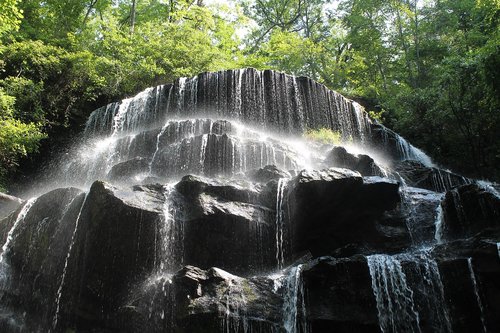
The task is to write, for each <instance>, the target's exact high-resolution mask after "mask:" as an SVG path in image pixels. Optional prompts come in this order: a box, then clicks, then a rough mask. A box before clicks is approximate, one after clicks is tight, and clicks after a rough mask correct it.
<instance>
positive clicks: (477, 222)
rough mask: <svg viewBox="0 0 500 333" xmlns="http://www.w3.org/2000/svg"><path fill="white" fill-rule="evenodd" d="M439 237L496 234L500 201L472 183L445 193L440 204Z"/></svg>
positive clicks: (499, 222) (499, 215)
mask: <svg viewBox="0 0 500 333" xmlns="http://www.w3.org/2000/svg"><path fill="white" fill-rule="evenodd" d="M442 209H443V238H445V239H450V240H451V239H459V238H466V237H471V236H474V235H476V234H478V233H482V234H484V235H487V234H488V233H495V232H496V233H498V230H499V229H500V198H499V197H497V196H495V195H494V194H493V193H491V192H488V191H485V190H484V189H483V188H481V187H479V186H478V185H475V184H470V185H464V186H460V187H458V188H455V189H453V190H451V191H448V192H447V193H446V195H445V197H444V200H443V202H442Z"/></svg>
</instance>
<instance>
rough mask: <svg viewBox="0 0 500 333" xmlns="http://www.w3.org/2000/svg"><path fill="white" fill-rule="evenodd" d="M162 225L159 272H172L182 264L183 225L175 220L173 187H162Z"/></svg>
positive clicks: (171, 185)
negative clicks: (163, 198) (163, 200)
mask: <svg viewBox="0 0 500 333" xmlns="http://www.w3.org/2000/svg"><path fill="white" fill-rule="evenodd" d="M163 189H164V191H163V194H164V197H165V202H164V204H163V216H162V219H163V221H162V222H163V223H162V224H161V226H160V232H159V236H160V244H161V245H160V246H161V250H160V264H159V266H160V267H159V269H160V272H169V273H171V272H173V271H175V270H176V269H178V268H179V267H180V266H181V265H182V263H183V258H182V257H183V248H182V244H183V239H182V238H183V232H184V231H183V225H182V222H181V221H179V220H177V219H176V217H177V207H176V204H177V203H176V202H175V198H174V197H175V195H176V190H175V185H174V184H168V185H166V186H164V188H163Z"/></svg>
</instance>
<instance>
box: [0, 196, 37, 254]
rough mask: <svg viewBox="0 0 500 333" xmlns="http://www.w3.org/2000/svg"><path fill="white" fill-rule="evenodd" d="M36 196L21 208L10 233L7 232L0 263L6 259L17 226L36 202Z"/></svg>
mask: <svg viewBox="0 0 500 333" xmlns="http://www.w3.org/2000/svg"><path fill="white" fill-rule="evenodd" d="M35 201H36V198H31V199H29V200H28V201H27V202H26V203H25V204H24V206H23V208H21V210H20V211H19V214H17V217H16V220H15V221H14V224H13V225H12V228H10V230H9V233H8V234H7V239H6V240H5V243H4V244H3V246H2V253H1V254H0V264H1V263H3V262H4V261H5V255H6V254H7V250H8V249H9V245H10V243H11V242H12V240H13V239H14V232H15V231H16V229H17V227H18V226H19V224H20V223H22V222H23V221H24V219H25V217H26V215H27V214H28V212H29V211H30V209H31V207H32V206H33V204H34V203H35Z"/></svg>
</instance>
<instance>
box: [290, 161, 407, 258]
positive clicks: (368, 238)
mask: <svg viewBox="0 0 500 333" xmlns="http://www.w3.org/2000/svg"><path fill="white" fill-rule="evenodd" d="M398 187H399V186H398V184H397V183H396V182H393V181H390V180H388V179H383V178H378V177H375V178H373V177H372V178H365V179H363V178H362V177H361V175H360V174H359V173H357V172H354V171H350V170H347V169H336V168H332V169H328V170H323V171H302V172H300V173H299V175H298V176H297V177H295V178H294V179H293V180H292V182H291V183H290V184H289V190H288V191H289V192H288V200H289V201H288V205H289V207H290V217H289V218H290V219H291V220H292V221H294V227H293V237H292V243H293V249H294V250H293V251H294V253H300V252H302V251H306V250H309V251H310V252H311V253H312V254H313V255H314V256H320V255H328V254H330V255H333V254H335V253H336V252H337V253H338V251H340V250H341V249H342V248H346V249H347V248H356V249H357V250H356V251H361V252H363V253H366V252H365V251H366V250H370V249H371V250H380V251H381V250H385V251H395V250H397V249H401V248H404V247H406V246H408V244H409V241H410V238H409V234H408V230H407V229H406V225H405V224H404V219H395V218H393V217H392V216H390V214H389V213H390V211H392V210H394V209H395V208H396V207H397V205H398V203H399V201H400V197H399V193H398ZM341 252H342V251H341ZM338 254H339V253H338ZM350 254H352V253H350ZM350 254H349V255H350ZM344 255H348V254H347V252H346V253H344Z"/></svg>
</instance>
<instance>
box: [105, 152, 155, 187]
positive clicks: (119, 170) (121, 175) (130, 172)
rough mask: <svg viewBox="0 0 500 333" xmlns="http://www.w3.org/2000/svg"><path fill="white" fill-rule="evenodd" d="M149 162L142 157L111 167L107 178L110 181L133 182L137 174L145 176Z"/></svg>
mask: <svg viewBox="0 0 500 333" xmlns="http://www.w3.org/2000/svg"><path fill="white" fill-rule="evenodd" d="M148 169H149V160H148V159H146V158H143V157H136V158H133V159H131V160H128V161H125V162H122V163H119V164H116V165H113V167H112V168H111V170H110V171H109V173H108V176H107V178H108V179H109V180H111V181H121V182H125V181H129V182H130V181H131V180H132V181H134V179H133V177H134V176H137V175H138V174H141V173H144V174H146V173H147V172H148V171H149V170H148Z"/></svg>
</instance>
